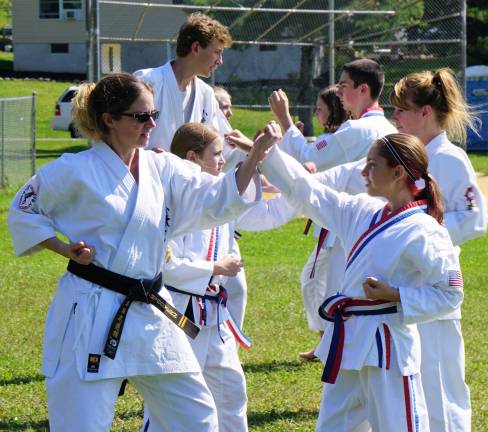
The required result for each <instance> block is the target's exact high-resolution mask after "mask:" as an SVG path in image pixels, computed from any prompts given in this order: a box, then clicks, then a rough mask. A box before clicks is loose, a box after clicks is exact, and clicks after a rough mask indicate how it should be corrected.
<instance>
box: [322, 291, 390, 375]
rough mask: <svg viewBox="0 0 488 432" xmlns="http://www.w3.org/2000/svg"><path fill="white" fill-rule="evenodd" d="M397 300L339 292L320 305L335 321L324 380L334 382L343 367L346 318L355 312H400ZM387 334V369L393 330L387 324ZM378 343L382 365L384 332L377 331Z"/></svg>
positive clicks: (328, 317) (379, 362)
mask: <svg viewBox="0 0 488 432" xmlns="http://www.w3.org/2000/svg"><path fill="white" fill-rule="evenodd" d="M397 312H398V310H397V303H396V302H390V301H385V300H367V299H355V298H352V297H347V296H345V295H343V294H336V295H334V296H332V297H329V298H328V299H327V300H325V302H324V303H322V305H321V306H320V307H319V315H320V316H321V317H322V318H323V319H325V320H327V321H332V322H333V323H334V330H333V333H332V340H331V343H330V348H329V354H328V356H327V361H326V363H325V368H324V372H323V373H322V381H324V382H326V383H329V384H334V383H335V381H336V379H337V375H338V374H339V369H340V367H341V361H342V353H343V351H344V335H345V331H344V321H345V320H347V319H348V318H350V317H351V316H352V315H384V314H394V313H397ZM383 328H384V335H385V350H386V352H385V356H386V368H387V369H389V368H390V333H389V330H388V327H387V326H386V325H383ZM376 342H377V346H378V366H379V367H382V364H383V347H382V343H381V342H382V341H381V333H380V331H379V329H377V330H376Z"/></svg>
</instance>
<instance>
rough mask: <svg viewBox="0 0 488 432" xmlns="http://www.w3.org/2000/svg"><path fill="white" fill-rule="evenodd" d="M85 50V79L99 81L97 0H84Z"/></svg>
mask: <svg viewBox="0 0 488 432" xmlns="http://www.w3.org/2000/svg"><path fill="white" fill-rule="evenodd" d="M85 7H86V35H87V42H86V47H87V48H86V49H87V78H88V81H89V82H96V81H98V80H99V79H100V29H99V20H98V15H99V7H98V0H86V2H85Z"/></svg>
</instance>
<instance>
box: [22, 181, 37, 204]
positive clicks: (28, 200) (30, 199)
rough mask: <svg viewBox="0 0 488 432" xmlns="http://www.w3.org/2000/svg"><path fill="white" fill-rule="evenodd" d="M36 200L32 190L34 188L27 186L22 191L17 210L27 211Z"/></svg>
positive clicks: (35, 194) (34, 192)
mask: <svg viewBox="0 0 488 432" xmlns="http://www.w3.org/2000/svg"><path fill="white" fill-rule="evenodd" d="M36 199H37V193H36V191H35V190H34V186H32V185H31V184H28V185H27V186H26V187H25V188H24V190H23V191H22V195H21V196H20V199H19V208H20V209H21V210H28V209H30V208H32V206H33V205H34V203H35V202H36Z"/></svg>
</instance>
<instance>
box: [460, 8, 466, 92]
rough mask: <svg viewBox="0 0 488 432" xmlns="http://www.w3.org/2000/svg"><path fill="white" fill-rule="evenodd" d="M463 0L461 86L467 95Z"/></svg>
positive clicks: (462, 10) (462, 9)
mask: <svg viewBox="0 0 488 432" xmlns="http://www.w3.org/2000/svg"><path fill="white" fill-rule="evenodd" d="M460 1H461V71H460V72H461V74H460V78H461V87H462V89H463V91H464V96H465V97H466V45H467V41H466V36H467V31H466V1H464V0H460Z"/></svg>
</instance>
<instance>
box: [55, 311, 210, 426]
mask: <svg viewBox="0 0 488 432" xmlns="http://www.w3.org/2000/svg"><path fill="white" fill-rule="evenodd" d="M73 327H74V325H73V320H71V322H70V324H69V326H68V329H67V331H66V336H65V339H64V342H63V347H62V352H61V357H60V361H59V365H58V368H57V370H56V372H55V374H54V376H52V377H48V378H46V391H47V402H48V411H49V430H50V431H51V432H66V431H70V432H103V431H109V430H110V425H111V424H112V420H113V417H114V410H115V402H116V401H117V397H118V393H119V390H120V386H121V383H122V381H123V378H114V379H104V380H99V381H90V382H87V381H82V380H80V378H79V375H78V371H77V369H76V364H75V352H74V351H73V348H72V347H73V340H74V330H73ZM129 380H130V382H131V384H133V385H134V386H135V387H136V389H137V391H138V392H139V394H140V395H141V396H142V398H143V399H144V402H145V406H146V409H148V410H149V413H150V415H151V419H152V420H153V423H152V425H151V428H150V429H149V431H158V432H163V431H168V432H169V431H171V432H188V431H199V432H200V431H202V432H203V431H208V432H216V431H217V430H218V429H217V413H216V409H215V404H214V402H213V399H212V395H211V393H210V391H209V389H208V387H207V385H206V384H205V380H204V378H203V376H202V374H201V373H200V372H194V373H174V374H160V375H145V376H135V377H130V378H129ZM189 413H191V415H188V414H189Z"/></svg>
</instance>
